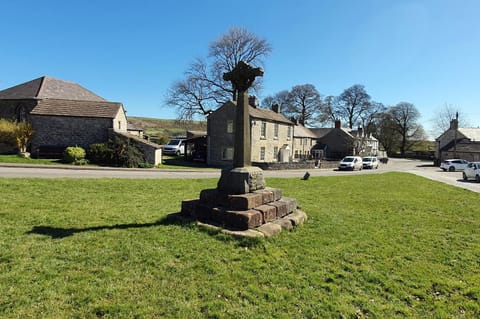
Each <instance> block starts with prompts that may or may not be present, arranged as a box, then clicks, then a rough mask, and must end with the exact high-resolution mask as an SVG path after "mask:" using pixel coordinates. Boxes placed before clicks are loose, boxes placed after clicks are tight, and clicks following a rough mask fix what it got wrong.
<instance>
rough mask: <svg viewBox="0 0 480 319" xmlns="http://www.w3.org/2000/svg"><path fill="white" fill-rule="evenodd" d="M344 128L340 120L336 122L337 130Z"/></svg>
mask: <svg viewBox="0 0 480 319" xmlns="http://www.w3.org/2000/svg"><path fill="white" fill-rule="evenodd" d="M341 127H342V122H341V121H340V120H336V121H335V128H341Z"/></svg>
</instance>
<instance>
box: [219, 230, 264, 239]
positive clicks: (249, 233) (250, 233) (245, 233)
mask: <svg viewBox="0 0 480 319" xmlns="http://www.w3.org/2000/svg"><path fill="white" fill-rule="evenodd" d="M222 233H224V234H227V235H232V236H235V237H247V238H263V237H265V235H264V234H263V233H262V232H259V231H256V230H254V229H247V230H229V229H223V230H222Z"/></svg>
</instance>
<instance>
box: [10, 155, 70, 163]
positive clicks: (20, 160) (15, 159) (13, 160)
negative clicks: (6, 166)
mask: <svg viewBox="0 0 480 319" xmlns="http://www.w3.org/2000/svg"><path fill="white" fill-rule="evenodd" d="M60 162H61V161H60V160H57V159H53V160H52V159H34V158H25V157H21V156H18V155H16V154H14V155H0V163H21V164H60Z"/></svg>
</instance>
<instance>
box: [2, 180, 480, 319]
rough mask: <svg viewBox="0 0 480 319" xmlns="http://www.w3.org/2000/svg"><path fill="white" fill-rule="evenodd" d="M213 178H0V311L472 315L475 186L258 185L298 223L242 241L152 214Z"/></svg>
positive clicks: (477, 255)
mask: <svg viewBox="0 0 480 319" xmlns="http://www.w3.org/2000/svg"><path fill="white" fill-rule="evenodd" d="M216 182H217V180H213V179H205V180H115V179H99V180H92V179H88V180H87V179H85V180H83V179H80V180H76V179H58V180H50V179H49V180H43V179H0V194H1V196H0V224H1V227H0V317H1V318H478V317H480V305H479V304H480V300H479V299H480V208H479V205H478V200H479V194H477V193H472V192H469V191H466V190H463V189H459V188H455V187H452V186H448V185H444V184H441V183H437V182H433V181H430V180H426V179H423V178H421V177H417V176H414V175H409V174H402V173H388V174H372V175H357V176H347V177H313V178H312V177H311V178H310V179H309V180H308V181H301V180H299V179H298V180H297V179H268V180H267V182H268V186H270V187H280V188H282V189H283V192H284V195H286V196H289V197H295V198H296V199H297V201H298V202H299V204H300V205H301V206H302V207H303V209H304V210H305V211H306V212H307V214H308V216H309V219H308V221H307V222H306V223H305V224H304V225H302V226H300V227H298V228H296V229H295V230H294V231H291V232H282V233H281V234H280V235H278V236H276V237H273V238H270V239H265V240H260V241H254V240H237V239H234V238H231V237H228V236H225V235H221V234H218V233H212V232H208V231H205V230H202V229H199V228H197V227H196V226H195V225H193V224H177V223H174V222H172V221H169V220H168V219H166V218H165V216H166V215H167V214H169V213H172V212H176V211H178V210H179V208H180V202H181V200H183V199H190V198H197V197H198V193H199V192H200V190H201V189H203V188H213V187H215V185H216Z"/></svg>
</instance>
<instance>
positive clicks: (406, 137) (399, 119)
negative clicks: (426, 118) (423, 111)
mask: <svg viewBox="0 0 480 319" xmlns="http://www.w3.org/2000/svg"><path fill="white" fill-rule="evenodd" d="M388 112H389V113H390V115H391V119H392V120H393V124H394V129H395V130H396V131H397V132H398V134H399V135H400V143H399V148H400V154H401V155H402V156H403V155H405V152H406V151H407V150H409V149H410V148H411V147H412V146H413V145H414V144H415V142H416V141H418V140H419V139H423V138H424V135H425V132H424V130H423V127H422V126H421V125H420V124H418V120H419V118H420V112H418V110H417V108H416V107H415V105H413V104H412V103H408V102H400V103H398V104H397V105H395V106H393V107H391V108H390V109H389V111H388Z"/></svg>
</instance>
